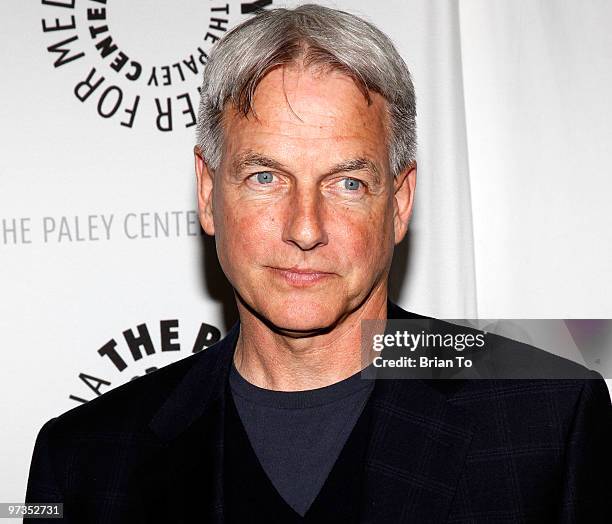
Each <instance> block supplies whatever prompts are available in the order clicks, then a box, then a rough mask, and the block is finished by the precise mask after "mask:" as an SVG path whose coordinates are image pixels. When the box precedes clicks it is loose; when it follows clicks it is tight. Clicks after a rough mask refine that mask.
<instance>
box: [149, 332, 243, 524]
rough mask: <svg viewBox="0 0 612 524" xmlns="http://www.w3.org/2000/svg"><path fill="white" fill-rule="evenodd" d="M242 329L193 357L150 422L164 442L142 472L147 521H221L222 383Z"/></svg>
mask: <svg viewBox="0 0 612 524" xmlns="http://www.w3.org/2000/svg"><path fill="white" fill-rule="evenodd" d="M238 333H239V325H238V324H235V325H234V327H233V328H232V329H231V330H230V331H229V333H228V335H227V336H226V337H224V338H223V339H222V340H221V341H219V343H218V344H216V345H215V346H211V347H210V348H208V349H205V350H204V351H202V352H201V353H199V354H198V355H197V357H193V358H197V359H198V360H197V361H196V362H195V363H194V365H193V366H192V367H191V369H190V370H189V371H188V372H187V374H186V375H185V376H184V378H183V379H182V381H181V382H180V383H179V385H178V386H177V387H176V388H175V389H174V391H173V392H172V394H171V395H170V397H168V399H167V400H166V401H165V402H164V404H163V405H162V407H161V408H160V409H159V410H158V412H157V413H156V414H155V416H154V417H153V418H152V420H151V423H150V424H149V427H150V429H151V430H152V432H153V433H154V434H155V435H156V436H157V438H158V439H159V441H160V448H159V451H158V452H157V453H156V454H155V455H154V457H152V459H151V460H150V461H148V462H147V463H146V464H145V465H143V467H142V468H141V470H140V471H139V474H138V477H139V478H138V483H139V492H140V494H141V499H142V501H143V507H144V508H150V510H149V512H148V514H147V515H146V518H145V519H144V522H173V523H177V524H179V523H187V522H198V521H200V522H210V523H221V522H223V436H224V435H223V427H224V412H225V395H224V392H225V391H224V388H225V384H226V382H227V375H228V373H229V369H230V365H231V360H232V356H233V353H234V349H235V346H236V340H237V338H238Z"/></svg>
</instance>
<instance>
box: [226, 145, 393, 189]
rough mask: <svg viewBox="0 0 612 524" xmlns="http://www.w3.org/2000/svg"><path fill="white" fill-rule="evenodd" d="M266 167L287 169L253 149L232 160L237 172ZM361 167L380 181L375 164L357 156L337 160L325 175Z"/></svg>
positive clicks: (356, 169) (280, 169) (358, 169)
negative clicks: (248, 168) (249, 168)
mask: <svg viewBox="0 0 612 524" xmlns="http://www.w3.org/2000/svg"><path fill="white" fill-rule="evenodd" d="M255 166H260V167H267V168H269V169H276V170H278V171H288V169H287V167H286V166H285V165H283V164H282V163H281V162H278V161H277V160H274V159H273V158H269V157H267V156H265V155H262V154H260V153H255V152H254V151H247V152H245V153H243V154H241V155H238V157H236V159H235V160H234V162H233V167H234V172H239V171H241V170H242V169H245V168H247V167H255ZM362 169H366V170H368V171H370V172H371V173H372V175H373V176H374V179H375V181H376V183H380V180H381V178H380V171H379V169H378V167H376V164H375V163H374V162H372V161H371V160H370V159H368V158H364V157H358V158H352V159H350V160H343V161H342V162H339V163H338V164H336V165H335V166H333V167H332V168H331V169H330V170H329V171H328V172H327V173H325V176H328V175H334V174H336V173H348V172H351V171H361V170H362Z"/></svg>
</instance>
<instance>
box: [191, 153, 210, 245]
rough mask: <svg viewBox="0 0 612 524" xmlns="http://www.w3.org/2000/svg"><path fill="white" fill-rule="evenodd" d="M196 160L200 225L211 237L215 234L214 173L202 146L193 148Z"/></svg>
mask: <svg viewBox="0 0 612 524" xmlns="http://www.w3.org/2000/svg"><path fill="white" fill-rule="evenodd" d="M193 153H194V158H195V172H196V178H197V182H198V210H199V217H200V224H202V228H203V229H204V231H205V232H206V233H207V234H209V235H214V234H215V224H214V221H213V207H212V200H213V199H212V194H213V182H214V172H213V171H212V170H211V169H210V168H209V167H208V164H206V161H205V160H204V157H203V156H202V151H201V149H200V146H195V147H194V148H193Z"/></svg>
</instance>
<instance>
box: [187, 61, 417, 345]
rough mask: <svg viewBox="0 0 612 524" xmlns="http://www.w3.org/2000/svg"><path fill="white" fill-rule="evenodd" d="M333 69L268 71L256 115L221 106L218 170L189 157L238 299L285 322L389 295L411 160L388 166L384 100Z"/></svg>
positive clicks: (308, 322)
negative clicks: (405, 165) (398, 167)
mask: <svg viewBox="0 0 612 524" xmlns="http://www.w3.org/2000/svg"><path fill="white" fill-rule="evenodd" d="M371 96H372V101H373V103H372V104H371V105H370V106H368V104H367V101H366V99H365V97H364V96H363V94H362V93H361V92H360V91H359V89H358V88H357V86H356V85H355V84H354V82H353V80H351V79H350V78H349V77H347V76H345V75H343V74H341V73H339V72H325V73H316V72H313V71H312V70H304V69H299V68H297V67H284V68H278V69H275V70H273V71H271V72H270V73H268V74H267V75H266V76H265V77H264V79H263V80H262V81H261V82H260V84H259V86H258V87H257V90H256V92H255V97H254V102H253V108H254V112H255V115H256V117H254V116H253V114H250V115H249V117H248V118H245V117H244V116H242V115H240V114H238V113H236V111H235V110H234V108H233V107H229V108H227V109H226V111H225V114H224V145H223V152H222V160H221V164H220V166H219V168H218V169H217V171H216V172H215V173H212V172H210V171H209V170H208V169H207V167H206V165H205V164H204V161H203V160H202V159H201V158H200V157H199V156H196V170H197V171H198V179H199V199H200V213H201V221H202V225H203V226H204V229H205V231H206V232H207V233H209V234H214V235H215V237H216V244H217V252H218V256H219V261H220V263H221V267H222V268H223V270H224V272H225V274H226V275H227V277H228V279H229V281H230V282H231V284H232V285H233V287H234V288H235V290H236V291H237V293H238V294H239V295H240V297H241V299H242V300H243V301H244V302H245V303H246V304H247V305H248V306H250V307H251V308H252V309H253V310H255V311H256V312H257V313H259V314H260V315H261V316H263V317H264V318H265V319H267V321H268V322H270V323H271V324H273V325H274V326H275V327H276V328H279V329H281V330H283V331H285V332H295V334H296V336H297V335H299V334H300V333H308V332H312V331H315V330H319V329H325V328H328V327H330V326H332V325H333V324H334V323H335V322H337V321H338V320H339V319H341V318H342V317H343V316H345V315H346V314H348V313H350V312H352V311H354V310H355V309H357V308H358V307H359V306H360V305H361V304H362V303H364V301H365V300H367V299H369V297H370V296H371V295H372V294H373V293H380V292H382V293H383V294H384V296H385V297H386V280H387V274H388V269H389V266H390V263H391V258H392V254H393V246H394V244H395V243H397V242H399V241H400V240H401V239H402V238H403V236H404V234H405V232H406V224H407V221H408V216H409V214H410V208H411V205H412V193H413V189H414V178H415V176H416V175H415V170H414V169H412V170H406V172H405V173H402V174H401V175H400V176H398V177H396V179H394V178H393V176H392V175H391V173H390V172H389V160H388V145H387V133H386V127H385V118H386V112H385V111H386V101H385V100H384V98H383V97H381V96H380V95H378V94H376V93H372V94H371Z"/></svg>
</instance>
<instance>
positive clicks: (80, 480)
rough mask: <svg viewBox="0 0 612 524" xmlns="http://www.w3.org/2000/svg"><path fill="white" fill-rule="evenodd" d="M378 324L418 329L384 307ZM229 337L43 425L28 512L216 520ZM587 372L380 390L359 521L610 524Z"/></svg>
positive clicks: (79, 518)
mask: <svg viewBox="0 0 612 524" xmlns="http://www.w3.org/2000/svg"><path fill="white" fill-rule="evenodd" d="M388 316H389V318H414V317H417V316H413V315H411V314H410V313H407V312H406V311H404V310H402V309H400V308H399V307H397V306H395V305H393V304H389V315H388ZM420 318H423V317H420ZM238 332H239V325H235V326H234V327H233V328H232V329H231V331H230V332H229V334H228V335H227V336H226V337H225V338H224V339H223V340H221V341H220V342H218V343H217V344H215V345H214V346H212V347H210V348H208V349H206V350H204V351H202V352H200V353H197V354H195V355H193V356H190V357H188V358H185V359H183V360H181V361H179V362H176V363H174V364H172V365H169V366H167V367H165V368H163V369H161V370H159V371H156V372H154V373H152V374H150V375H146V376H145V377H142V378H140V379H138V380H136V381H133V382H130V383H128V384H125V385H124V386H121V387H118V388H116V389H115V390H113V391H110V392H108V393H106V394H105V395H102V396H101V397H99V398H97V399H96V400H92V401H91V402H89V403H87V404H85V405H82V406H79V407H77V408H75V409H72V410H70V411H68V412H67V413H64V414H63V415H61V416H59V417H57V418H54V419H52V420H50V421H49V422H47V423H46V424H45V425H44V426H43V428H42V429H41V431H40V433H39V435H38V438H37V441H36V446H35V449H34V454H33V458H32V465H31V469H30V477H29V482H28V489H27V495H26V499H27V501H29V502H64V512H65V519H64V522H70V523H97V522H100V523H102V522H104V523H113V524H116V523H123V522H126V523H127V522H129V523H139V522H172V523H181V522H211V523H212V522H214V523H220V522H223V468H222V464H223V444H224V438H223V427H224V424H223V413H224V401H225V399H224V394H223V393H224V386H225V381H226V380H227V376H228V371H229V369H230V364H231V359H232V355H233V351H234V347H235V342H236V339H237V336H238ZM538 358H539V357H538ZM588 373H592V375H589V376H592V377H593V379H586V380H566V379H564V380H552V379H547V380H491V379H488V380H421V379H418V380H417V379H413V380H379V381H378V382H377V384H376V387H375V388H374V391H373V393H372V397H371V399H370V402H372V406H373V422H372V427H371V434H370V437H369V447H368V451H367V455H366V456H367V459H366V464H365V470H364V471H365V477H364V484H363V493H364V495H363V497H362V499H361V500H356V501H355V504H358V505H360V507H361V519H360V522H362V523H400V522H406V523H407V522H414V523H438V522H456V523H459V522H461V523H471V522H487V523H489V522H538V523H543V522H563V523H565V522H579V523H595V522H612V509H611V505H610V499H611V497H612V493H610V487H611V483H610V480H609V479H610V478H611V475H612V463H611V451H610V446H611V445H612V423H611V411H612V410H611V408H610V399H609V395H608V391H607V388H606V385H605V383H604V381H603V380H601V378H600V377H599V375H597V374H596V373H594V372H588ZM33 522H43V521H42V520H37V521H33ZM53 522H57V521H53ZM253 522H257V519H256V516H255V515H254V516H253Z"/></svg>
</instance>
